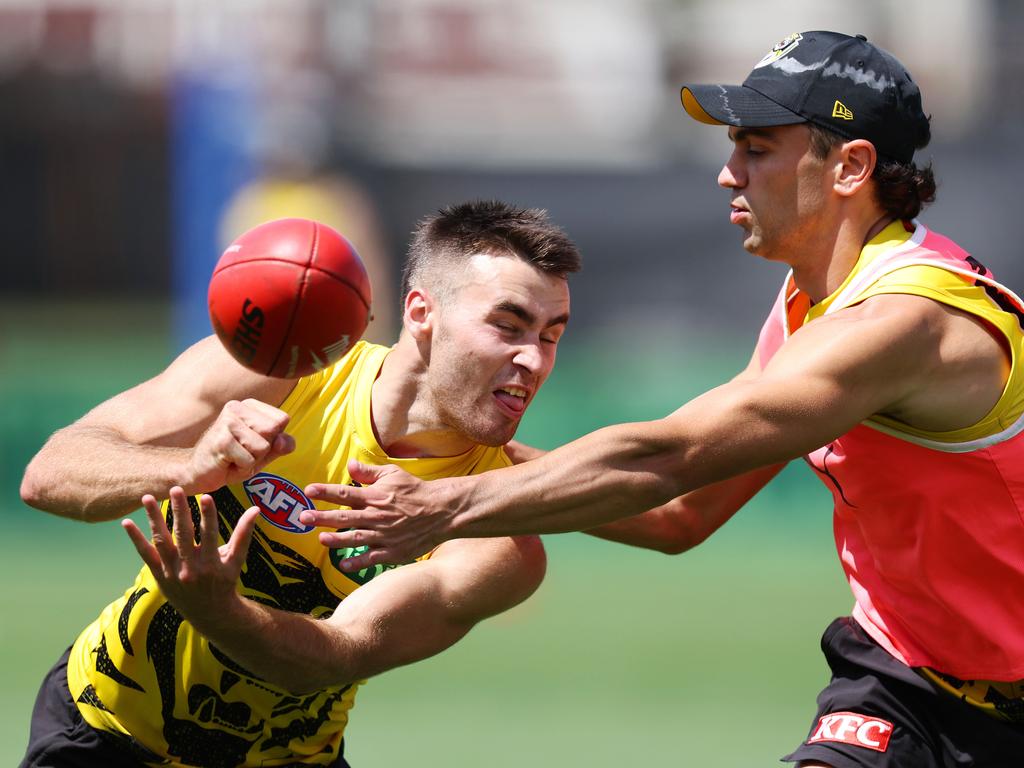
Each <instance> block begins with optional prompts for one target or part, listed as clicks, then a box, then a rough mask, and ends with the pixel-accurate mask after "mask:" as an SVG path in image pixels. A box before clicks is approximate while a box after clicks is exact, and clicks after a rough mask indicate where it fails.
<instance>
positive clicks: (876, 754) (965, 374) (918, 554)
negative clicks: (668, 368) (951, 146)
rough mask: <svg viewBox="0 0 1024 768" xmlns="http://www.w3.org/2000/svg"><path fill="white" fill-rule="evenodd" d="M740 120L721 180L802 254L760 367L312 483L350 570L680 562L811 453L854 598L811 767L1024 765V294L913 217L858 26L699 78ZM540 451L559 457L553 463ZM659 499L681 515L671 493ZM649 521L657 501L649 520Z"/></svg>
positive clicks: (898, 75) (915, 131)
mask: <svg viewBox="0 0 1024 768" xmlns="http://www.w3.org/2000/svg"><path fill="white" fill-rule="evenodd" d="M682 99H683V106H684V107H685V109H686V111H687V112H688V113H689V114H690V115H691V116H692V117H694V118H695V119H697V120H699V121H701V122H704V123H710V124H715V125H724V126H727V130H728V132H729V137H730V139H731V141H732V142H733V150H732V154H731V155H730V157H729V159H728V160H727V162H726V163H725V166H724V167H723V169H722V171H721V173H720V174H719V177H718V182H719V184H720V185H721V186H722V187H724V188H725V189H726V190H728V191H729V193H730V195H731V202H730V208H729V215H730V220H731V221H732V223H734V224H736V225H738V226H739V227H740V229H741V230H742V233H743V247H744V248H745V249H746V250H747V251H749V252H750V253H751V254H754V255H756V256H759V257H761V258H765V259H770V260H773V261H781V262H783V263H786V264H788V265H789V266H790V267H791V272H790V274H789V275H788V277H787V279H786V281H785V284H784V285H783V286H782V289H781V291H780V293H779V295H778V298H777V300H776V303H775V306H774V307H773V309H772V311H771V313H770V315H769V317H768V319H767V321H766V322H765V324H764V327H763V329H762V331H761V335H760V338H759V341H758V344H757V348H756V349H755V351H754V355H753V357H752V359H751V361H750V364H749V365H748V367H747V368H746V370H745V371H743V372H742V373H740V374H739V375H738V376H737V377H736V378H735V379H733V380H732V381H730V382H728V383H726V384H723V385H721V386H719V387H717V388H715V389H713V390H711V391H709V392H707V393H705V394H704V395H702V396H700V397H698V398H696V399H695V400H693V401H691V402H689V403H686V404H685V405H683V406H682V407H680V408H679V409H678V410H676V411H675V412H674V413H672V414H670V415H668V416H666V417H665V418H662V419H658V420H655V421H650V422H643V423H634V424H619V425H615V426H612V427H607V428H605V429H601V430H598V431H596V432H594V433H592V434H589V435H586V436H584V437H582V438H580V439H579V440H576V441H574V442H572V443H569V444H568V445H566V446H563V447H562V448H559V449H556V450H554V451H551V452H550V453H547V454H545V455H539V456H538V457H537V458H535V459H533V460H531V461H527V462H525V463H522V464H519V465H518V466H515V467H510V468H508V469H502V470H498V471H495V472H490V473H486V474H484V475H479V476H474V477H468V478H452V479H444V480H439V481H435V482H430V483H424V482H421V481H418V480H416V479H415V478H412V477H410V476H408V475H406V474H405V473H403V472H401V471H399V470H397V469H395V468H390V467H375V468H370V467H361V466H354V467H352V476H353V478H355V479H356V480H358V481H359V482H361V483H363V484H364V486H365V487H362V488H350V487H339V486H322V485H320V486H314V487H312V488H310V489H307V493H308V494H309V495H310V496H312V497H314V498H319V499H323V500H328V501H333V502H336V503H338V504H341V505H345V506H349V507H352V508H353V509H352V510H340V509H339V510H327V511H314V512H307V513H303V522H304V523H307V524H317V525H328V526H332V527H337V528H352V529H353V530H348V531H344V532H339V533H334V534H322V535H321V541H322V542H323V543H324V544H327V545H330V546H359V545H368V546H369V547H370V550H369V551H368V552H367V553H366V554H364V555H361V556H358V557H355V558H352V560H351V561H350V562H349V563H348V564H347V566H346V567H349V568H358V567H365V566H366V565H368V564H370V563H377V562H393V561H398V560H402V559H404V558H407V557H409V556H410V555H411V554H414V553H415V552H418V551H422V550H426V549H429V548H430V547H431V546H433V545H434V544H436V543H438V542H439V541H441V540H444V539H448V538H451V537H454V536H461V537H465V536H495V535H506V534H520V533H528V532H531V533H546V532H559V531H571V530H586V529H592V528H594V527H595V526H602V527H600V528H598V529H597V530H596V531H592V532H595V533H597V534H598V535H601V536H604V537H606V538H612V539H615V540H619V541H623V542H626V543H630V544H635V545H639V546H647V547H652V548H657V549H661V550H663V551H672V552H681V551H683V550H685V549H688V548H690V547H692V546H695V545H696V544H698V543H700V542H701V541H703V540H704V539H705V538H706V537H707V536H708V535H710V534H711V533H712V532H714V531H715V530H716V529H717V528H718V527H719V526H721V525H722V523H724V522H725V521H726V520H727V519H728V518H729V517H730V516H731V515H732V514H733V513H734V512H735V511H736V510H737V509H738V508H739V507H740V506H742V504H744V503H745V502H746V501H747V500H748V499H749V498H750V497H751V496H752V495H753V494H754V493H756V492H757V490H759V489H760V488H761V487H762V486H763V485H764V484H765V483H767V482H768V480H770V479H771V478H772V477H773V476H774V475H775V474H776V473H777V472H778V470H779V469H780V468H781V466H782V465H783V464H784V463H785V462H787V461H789V460H791V459H794V458H798V457H803V458H804V459H805V460H806V461H807V462H808V464H810V466H811V467H812V468H813V469H814V470H815V473H816V474H817V476H819V477H820V478H821V479H822V481H823V482H824V483H825V485H826V486H827V487H828V488H829V490H830V491H831V492H832V494H833V497H834V501H835V513H834V524H835V539H836V545H837V551H838V554H839V558H840V561H841V563H842V567H843V569H844V571H845V573H846V576H847V578H848V580H849V583H850V587H851V589H852V591H853V595H854V598H855V604H854V608H853V611H852V615H851V616H850V617H846V618H841V619H837V620H836V621H835V622H833V623H832V624H831V625H830V626H829V627H828V628H827V629H826V631H825V634H824V636H823V638H822V648H823V650H824V652H825V656H826V659H827V661H828V663H829V665H830V666H831V668H832V680H831V682H830V683H829V685H828V686H827V687H826V688H825V690H824V691H823V692H822V693H821V695H820V696H819V698H818V706H819V711H818V713H817V715H816V717H815V718H814V720H813V722H812V724H811V727H810V730H809V732H808V734H807V736H806V737H805V738H804V740H803V742H802V743H801V744H800V745H799V746H798V747H797V749H796V750H795V751H794V752H792V753H791V754H790V755H787V756H786V757H785V758H784V759H785V760H787V761H790V762H799V763H800V765H801V766H805V767H808V766H831V767H832V768H852V767H853V766H872V767H880V766H897V765H899V766H914V767H915V768H920V767H929V766H936V767H938V766H950V765H972V766H977V767H978V768H980V767H981V766H992V767H993V768H995V766H1008V765H1013V764H1018V763H1019V762H1020V756H1021V755H1024V727H1022V725H1024V698H1022V695H1021V691H1022V688H1024V682H1022V680H1024V600H1022V599H1021V597H1020V596H1021V595H1024V556H1022V554H1021V553H1024V435H1022V432H1024V366H1022V363H1021V361H1022V360H1024V332H1022V323H1024V304H1022V302H1021V300H1020V299H1019V298H1017V296H1015V295H1014V294H1013V292H1011V291H1010V290H1009V289H1007V288H1005V287H1004V286H1002V285H1001V284H1000V283H998V282H997V281H996V280H995V278H994V277H993V276H992V274H991V273H990V272H989V271H988V270H987V269H986V268H985V267H984V266H983V265H982V263H981V262H980V261H979V260H977V259H975V258H974V257H972V256H970V255H968V253H967V252H965V251H964V250H963V249H961V248H960V247H959V246H957V245H956V244H955V243H953V242H952V241H950V240H949V239H947V238H945V237H943V236H942V235H939V234H937V233H936V232H933V231H931V230H930V229H928V228H927V227H925V226H924V225H923V224H922V223H920V222H919V221H917V219H916V217H917V216H918V214H919V213H920V211H921V209H922V208H923V206H924V205H926V204H927V203H929V202H931V201H932V200H933V199H934V193H935V182H934V178H933V176H932V172H931V168H930V167H927V166H926V167H918V165H917V164H916V163H915V162H914V152H915V150H918V149H921V148H923V147H924V146H925V145H926V144H927V143H928V140H929V137H930V131H929V121H928V118H927V117H926V115H925V113H924V112H923V111H922V106H921V95H920V92H919V91H918V88H917V86H916V85H915V84H914V82H913V80H912V79H911V78H910V75H909V74H908V73H907V71H906V70H905V69H904V67H903V66H902V65H901V64H900V63H899V62H898V61H897V60H896V59H895V58H894V57H893V56H892V55H890V54H888V53H886V52H885V51H882V50H880V49H879V48H877V47H876V46H874V45H872V44H871V43H870V42H868V41H867V40H865V38H863V37H862V36H857V37H849V36H847V35H841V34H837V33H833V32H804V33H801V34H794V35H791V36H789V37H787V38H786V39H785V40H783V41H782V42H780V43H779V44H778V45H776V46H775V47H774V48H773V49H772V50H771V51H770V52H769V53H768V54H767V55H766V56H765V57H764V58H762V59H761V60H760V61H759V62H758V63H757V65H756V66H755V67H754V70H753V71H752V72H751V74H750V76H749V77H748V78H747V80H746V81H745V82H744V83H743V85H738V86H737V85H688V86H686V87H684V88H683V91H682ZM538 453H539V452H538ZM659 505H660V506H659ZM644 510H647V511H646V512H644Z"/></svg>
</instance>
